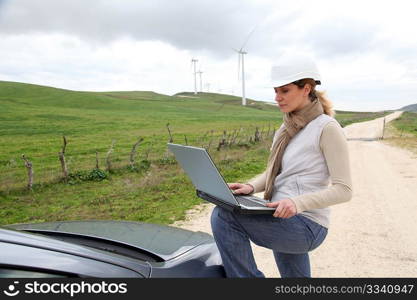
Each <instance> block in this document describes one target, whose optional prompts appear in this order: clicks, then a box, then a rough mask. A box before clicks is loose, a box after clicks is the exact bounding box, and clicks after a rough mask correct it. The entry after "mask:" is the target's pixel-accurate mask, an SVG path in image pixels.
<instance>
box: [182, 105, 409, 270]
mask: <svg viewBox="0 0 417 300" xmlns="http://www.w3.org/2000/svg"><path fill="white" fill-rule="evenodd" d="M400 114H401V113H400V112H396V113H393V114H391V115H389V116H387V117H386V122H388V121H390V120H392V119H394V118H396V117H398V116H399V115H400ZM382 128H383V118H379V119H376V120H373V121H368V122H363V123H356V124H352V125H350V126H347V127H346V128H345V132H346V134H347V137H348V140H349V141H348V144H349V151H350V160H351V168H352V178H353V190H354V192H353V198H352V200H351V201H350V202H348V203H345V204H340V205H335V206H333V207H332V216H331V223H330V228H329V234H328V236H327V238H326V240H325V241H324V243H323V244H322V245H321V246H320V247H319V248H318V249H316V250H314V251H313V252H311V254H310V259H311V265H312V275H313V277H416V276H417V156H416V155H415V154H412V153H410V152H408V151H406V150H402V149H400V148H396V147H392V146H388V145H385V144H383V143H381V142H380V141H378V140H377V139H378V138H380V137H381V135H382ZM212 209H213V206H212V205H211V204H203V205H201V206H199V207H196V208H195V209H194V210H192V211H190V213H189V214H188V216H187V220H186V221H183V222H177V223H176V224H174V225H176V226H179V227H182V228H187V229H191V230H196V231H197V230H199V231H204V232H208V233H210V234H211V229H210V213H211V210H212ZM253 248H254V254H255V259H256V262H257V264H258V268H259V269H260V270H262V271H263V272H264V274H265V275H266V276H267V277H279V273H278V271H277V269H276V266H275V262H274V258H273V256H272V252H271V251H270V250H269V249H265V248H261V247H258V246H256V245H253Z"/></svg>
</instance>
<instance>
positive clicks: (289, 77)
mask: <svg viewBox="0 0 417 300" xmlns="http://www.w3.org/2000/svg"><path fill="white" fill-rule="evenodd" d="M304 78H311V79H314V80H315V81H316V83H317V84H321V82H320V81H321V76H320V73H319V70H318V68H317V66H316V64H315V63H314V61H313V59H312V58H311V57H308V56H302V55H292V56H287V57H283V58H282V59H280V61H279V62H277V63H275V65H274V66H272V68H271V85H272V87H280V86H283V85H286V84H289V83H292V82H294V81H297V80H300V79H304Z"/></svg>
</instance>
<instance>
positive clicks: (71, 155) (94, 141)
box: [0, 81, 380, 224]
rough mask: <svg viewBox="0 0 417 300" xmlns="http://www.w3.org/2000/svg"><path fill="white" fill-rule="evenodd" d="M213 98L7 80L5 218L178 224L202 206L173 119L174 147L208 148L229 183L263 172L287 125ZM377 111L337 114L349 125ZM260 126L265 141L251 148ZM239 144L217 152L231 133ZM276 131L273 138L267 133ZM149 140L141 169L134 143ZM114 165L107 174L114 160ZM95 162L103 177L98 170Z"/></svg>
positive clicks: (0, 178) (1, 118) (275, 115)
mask: <svg viewBox="0 0 417 300" xmlns="http://www.w3.org/2000/svg"><path fill="white" fill-rule="evenodd" d="M240 103H241V99H240V98H239V97H234V96H230V95H221V94H214V93H199V94H198V95H197V96H196V95H194V94H192V93H181V94H177V95H174V96H168V95H162V94H157V93H154V92H143V91H132V92H77V91H69V90H63V89H57V88H51V87H44V86H37V85H31V84H23V83H16V82H2V81H0V105H1V110H0V220H1V221H0V222H1V223H2V224H6V223H17V222H40V221H52V220H69V219H73V220H74V219H126V220H136V221H147V222H155V223H171V222H173V221H175V220H178V219H181V218H183V216H184V212H185V210H186V209H189V208H191V207H192V206H193V205H195V204H198V203H200V200H199V199H198V198H197V197H196V196H195V195H194V190H193V188H192V186H191V184H190V182H189V181H188V179H187V178H186V177H185V175H184V174H183V172H182V171H181V170H180V168H179V167H178V166H177V165H176V163H175V161H173V159H172V157H171V156H170V155H169V153H167V150H166V143H167V142H168V141H169V138H170V136H169V134H168V130H167V126H166V125H167V123H169V128H170V130H171V133H172V135H173V139H174V142H176V143H185V141H187V142H188V144H192V145H196V146H204V147H207V146H208V145H209V144H210V145H211V148H210V153H212V155H213V156H214V159H215V161H216V162H217V163H218V164H219V165H220V167H221V169H222V171H223V172H224V173H225V177H226V180H228V181H235V180H236V181H237V180H239V181H244V180H247V179H249V178H250V177H253V176H254V175H256V174H258V173H259V172H261V171H262V169H263V168H264V167H265V163H266V159H267V156H268V151H267V149H268V148H269V146H270V142H271V140H270V136H271V133H272V132H273V129H274V128H275V129H276V128H277V127H278V126H279V125H280V124H281V122H282V114H281V113H280V112H279V110H278V109H277V108H276V107H275V106H273V105H269V104H266V103H263V102H257V101H253V100H251V99H248V106H247V107H242V106H241V105H240ZM378 116H380V114H378V113H364V114H361V113H351V112H338V114H337V116H336V117H337V119H338V120H339V122H340V123H341V124H347V123H349V122H352V120H354V121H356V122H357V121H361V120H367V119H369V118H372V117H378ZM256 128H258V130H259V131H260V132H261V134H262V140H261V142H258V143H252V142H251V140H250V137H251V136H253V135H254V132H255V130H256ZM224 131H226V134H225V138H226V139H229V137H230V136H231V135H237V134H238V136H236V143H235V145H234V146H232V147H230V148H227V149H224V150H222V151H217V150H216V147H217V145H218V143H219V140H220V139H221V138H222V136H223V135H224ZM268 132H269V134H268ZM63 135H65V136H66V138H67V140H68V145H67V148H66V160H67V164H68V168H69V172H70V173H71V177H70V178H69V179H67V180H66V181H63V180H62V172H61V167H60V162H59V159H58V152H59V151H61V148H62V136H63ZM139 137H142V138H143V139H144V140H143V142H142V143H141V144H140V145H139V147H138V152H137V156H136V164H135V165H134V167H133V168H130V167H129V155H130V152H131V149H132V146H133V144H134V143H135V142H136V141H137V140H138V138H139ZM112 143H114V149H113V152H112V153H111V155H110V161H111V165H112V169H111V170H110V171H106V160H105V158H106V154H107V152H108V151H109V148H110V146H111V145H112ZM22 154H25V156H26V157H27V158H28V159H29V160H30V161H31V162H32V164H33V168H34V185H33V189H32V190H31V191H28V190H27V189H26V184H27V174H26V169H25V167H24V162H23V160H22V159H21V156H22ZM96 157H98V164H99V169H100V172H97V170H96V171H94V169H95V166H96Z"/></svg>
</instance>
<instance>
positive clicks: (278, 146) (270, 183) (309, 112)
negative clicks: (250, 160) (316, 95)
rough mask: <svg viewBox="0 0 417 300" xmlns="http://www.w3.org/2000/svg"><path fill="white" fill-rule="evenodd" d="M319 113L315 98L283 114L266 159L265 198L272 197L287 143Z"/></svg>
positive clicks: (320, 107) (319, 109) (317, 102)
mask: <svg viewBox="0 0 417 300" xmlns="http://www.w3.org/2000/svg"><path fill="white" fill-rule="evenodd" d="M321 114H323V107H322V105H321V103H320V101H319V100H318V99H315V100H314V101H312V102H311V103H309V104H308V105H307V106H305V107H303V108H302V109H301V110H299V111H295V112H290V113H286V114H284V127H283V129H281V132H280V134H279V135H278V138H277V139H276V141H275V143H274V144H273V145H272V150H271V154H270V155H269V159H268V166H267V173H266V186H265V193H264V198H265V199H266V200H271V198H272V192H273V188H274V181H275V177H276V176H277V175H278V174H279V173H280V172H281V162H282V156H283V155H284V151H285V148H287V145H288V143H289V142H290V140H291V139H292V138H293V137H294V136H295V135H296V134H297V133H298V132H299V131H300V130H301V129H303V128H304V127H305V126H306V125H307V124H308V123H309V122H310V121H312V120H314V119H315V118H317V117H318V116H319V115H321Z"/></svg>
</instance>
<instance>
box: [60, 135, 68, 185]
mask: <svg viewBox="0 0 417 300" xmlns="http://www.w3.org/2000/svg"><path fill="white" fill-rule="evenodd" d="M62 137H63V139H64V145H63V146H62V150H61V152H59V153H58V157H59V160H60V162H61V168H62V173H63V174H64V178H65V179H67V178H68V168H67V162H66V161H65V149H66V148H67V139H66V137H65V135H64V136H62Z"/></svg>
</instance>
